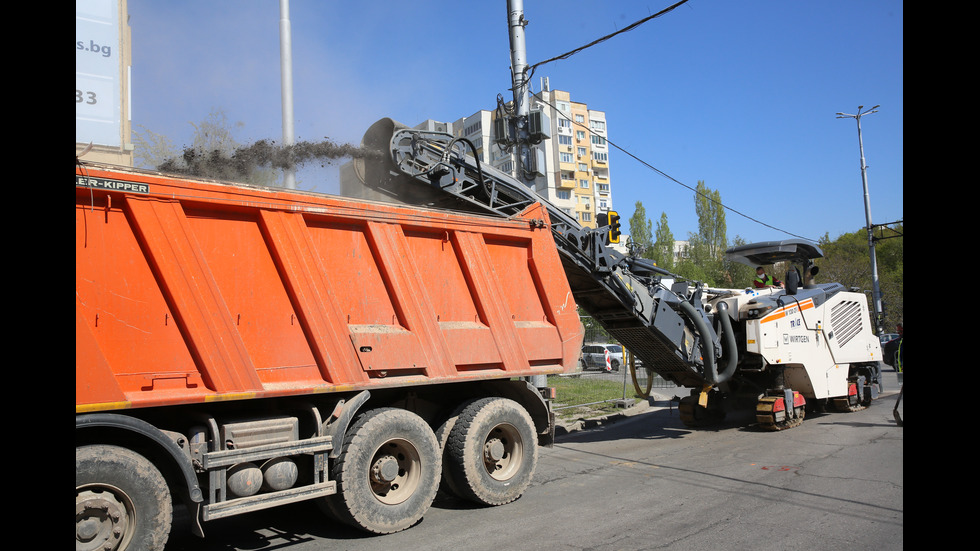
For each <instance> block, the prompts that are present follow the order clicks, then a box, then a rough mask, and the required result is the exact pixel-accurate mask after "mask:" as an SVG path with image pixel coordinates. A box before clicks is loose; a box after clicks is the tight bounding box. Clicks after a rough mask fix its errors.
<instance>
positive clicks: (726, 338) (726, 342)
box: [715, 302, 738, 384]
mask: <svg viewBox="0 0 980 551" xmlns="http://www.w3.org/2000/svg"><path fill="white" fill-rule="evenodd" d="M716 308H717V309H718V318H719V321H720V322H721V338H722V350H724V353H725V357H727V358H728V364H727V365H726V366H725V368H724V370H722V372H721V373H719V374H718V380H717V381H716V383H715V384H721V383H724V382H726V381H728V379H731V378H732V375H734V374H735V367H736V366H737V365H738V350H737V346H738V345H737V343H736V341H735V331H732V318H731V317H729V315H728V304H726V303H724V302H718V305H717V306H716Z"/></svg>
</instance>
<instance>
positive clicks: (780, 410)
mask: <svg viewBox="0 0 980 551" xmlns="http://www.w3.org/2000/svg"><path fill="white" fill-rule="evenodd" d="M805 416H806V400H805V399H804V398H803V395H802V394H800V393H799V392H795V391H794V392H793V406H792V407H791V408H787V407H786V399H785V398H784V397H783V396H765V397H763V398H762V399H760V400H759V402H758V404H756V406H755V419H756V421H758V422H759V427H760V428H762V429H764V430H769V431H779V430H786V429H791V428H793V427H798V426H799V425H800V424H801V423H803V418H804V417H805Z"/></svg>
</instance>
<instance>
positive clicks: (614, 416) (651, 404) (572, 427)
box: [555, 393, 676, 437]
mask: <svg viewBox="0 0 980 551" xmlns="http://www.w3.org/2000/svg"><path fill="white" fill-rule="evenodd" d="M674 402H676V400H673V399H672V398H670V397H668V396H664V395H661V394H653V393H652V394H650V397H649V398H647V399H646V400H645V401H642V402H638V403H636V404H634V405H632V406H630V407H628V408H626V409H624V410H623V411H622V412H619V413H610V414H608V415H603V416H600V417H590V418H588V419H573V420H569V421H556V423H555V437H559V436H565V435H568V434H572V433H574V432H579V431H583V430H590V429H595V428H599V427H604V426H607V425H611V424H613V423H616V422H618V421H622V420H623V419H628V418H630V417H633V416H634V415H639V414H641V413H645V412H648V411H657V410H662V409H671V410H673V409H676V406H675V405H674Z"/></svg>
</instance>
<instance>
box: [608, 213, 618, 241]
mask: <svg viewBox="0 0 980 551" xmlns="http://www.w3.org/2000/svg"><path fill="white" fill-rule="evenodd" d="M619 235H620V227H619V213H618V212H616V211H614V210H611V211H609V242H610V243H619Z"/></svg>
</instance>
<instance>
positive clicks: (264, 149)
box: [157, 140, 383, 180]
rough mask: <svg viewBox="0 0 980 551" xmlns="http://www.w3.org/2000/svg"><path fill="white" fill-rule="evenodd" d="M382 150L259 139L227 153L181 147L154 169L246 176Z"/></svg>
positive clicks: (368, 156)
mask: <svg viewBox="0 0 980 551" xmlns="http://www.w3.org/2000/svg"><path fill="white" fill-rule="evenodd" d="M382 157H383V154H382V152H380V151H377V150H372V149H366V148H363V147H359V146H355V145H350V144H337V143H334V142H332V141H330V140H324V141H321V142H308V141H300V142H297V143H295V144H292V145H282V144H277V143H276V142H274V141H268V140H260V141H258V142H255V143H253V144H251V145H247V146H243V147H240V148H238V149H236V150H234V151H233V152H232V153H231V154H228V153H225V152H222V151H220V150H212V151H201V150H198V149H194V148H185V149H184V151H183V153H182V154H181V155H180V156H179V157H174V158H170V159H167V160H166V161H164V162H163V163H161V164H160V165H159V166H158V167H157V169H158V170H160V171H163V172H169V173H174V174H184V175H190V176H201V177H208V178H221V179H230V180H243V179H248V178H250V177H252V176H253V175H255V174H256V173H257V172H259V171H261V170H262V169H266V168H272V169H294V168H297V167H298V166H300V165H307V164H309V163H312V162H319V163H320V166H325V165H327V164H332V163H334V162H336V161H339V160H343V159H373V160H377V159H381V158H382Z"/></svg>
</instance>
